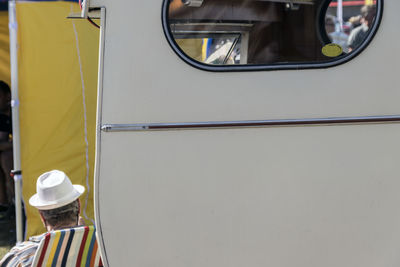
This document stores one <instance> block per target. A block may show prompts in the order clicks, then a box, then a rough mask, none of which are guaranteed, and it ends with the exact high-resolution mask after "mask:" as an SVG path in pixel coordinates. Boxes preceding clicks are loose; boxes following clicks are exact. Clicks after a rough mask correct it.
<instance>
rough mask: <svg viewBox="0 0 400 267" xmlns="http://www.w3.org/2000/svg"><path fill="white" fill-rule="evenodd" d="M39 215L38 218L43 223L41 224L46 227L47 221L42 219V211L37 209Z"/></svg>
mask: <svg viewBox="0 0 400 267" xmlns="http://www.w3.org/2000/svg"><path fill="white" fill-rule="evenodd" d="M39 215H40V220H41V221H42V223H43V226H44V227H45V228H46V227H47V222H46V220H45V219H44V217H43V215H42V212H41V211H40V210H39Z"/></svg>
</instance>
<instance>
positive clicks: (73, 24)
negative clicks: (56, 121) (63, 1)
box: [71, 5, 94, 224]
mask: <svg viewBox="0 0 400 267" xmlns="http://www.w3.org/2000/svg"><path fill="white" fill-rule="evenodd" d="M72 11H73V6H72V5H71V12H72ZM72 26H73V28H74V33H75V40H76V51H77V54H78V60H79V71H80V74H81V82H82V101H83V117H84V122H85V127H84V130H85V152H86V155H85V156H86V189H87V192H86V197H85V205H84V207H83V216H84V217H85V219H86V220H90V221H91V222H92V223H93V224H94V220H93V219H91V218H89V217H88V216H87V214H86V210H87V205H88V199H89V194H90V184H89V141H88V133H87V115H86V96H85V82H84V78H83V70H82V61H81V53H80V50H79V39H78V32H77V31H76V26H75V22H74V20H72Z"/></svg>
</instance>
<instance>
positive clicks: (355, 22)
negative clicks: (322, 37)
mask: <svg viewBox="0 0 400 267" xmlns="http://www.w3.org/2000/svg"><path fill="white" fill-rule="evenodd" d="M375 17H376V1H369V0H367V1H365V5H360V4H359V3H358V4H354V1H343V2H342V3H340V2H337V1H332V2H331V3H330V4H329V7H328V9H327V12H326V15H325V29H326V33H327V34H328V37H329V39H330V41H331V42H333V43H335V44H338V45H340V46H341V47H342V48H343V52H345V53H349V52H351V51H353V50H354V49H356V48H357V47H359V46H360V45H361V44H362V43H363V41H364V40H365V39H366V37H367V35H368V33H369V30H370V28H371V26H372V25H373V23H374V20H375Z"/></svg>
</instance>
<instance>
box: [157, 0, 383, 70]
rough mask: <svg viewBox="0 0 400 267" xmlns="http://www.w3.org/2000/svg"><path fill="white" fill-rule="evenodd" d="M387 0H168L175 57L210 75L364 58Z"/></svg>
mask: <svg viewBox="0 0 400 267" xmlns="http://www.w3.org/2000/svg"><path fill="white" fill-rule="evenodd" d="M382 1H383V0H362V1H346V0H235V1H232V0H165V1H164V6H163V26H164V31H165V33H166V36H167V39H168V40H169V42H170V44H171V46H172V48H173V49H174V50H175V52H176V53H177V54H178V55H179V56H180V57H181V58H182V59H183V60H185V61H186V62H188V63H189V64H191V65H194V66H196V67H199V68H202V69H205V70H212V71H228V70H257V69H290V68H296V69H298V68H319V67H329V66H334V65H337V64H341V63H344V62H345V61H347V60H350V59H351V58H353V57H354V56H356V55H357V54H359V53H360V52H361V51H362V50H363V49H364V48H365V47H366V46H367V44H368V43H369V42H370V40H371V39H372V37H373V35H374V33H375V32H376V30H377V28H378V25H379V22H380V18H381V14H382V7H383V6H382Z"/></svg>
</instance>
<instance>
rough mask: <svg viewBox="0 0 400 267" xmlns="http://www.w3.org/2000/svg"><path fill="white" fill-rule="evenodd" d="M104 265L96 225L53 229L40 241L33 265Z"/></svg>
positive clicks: (36, 266) (85, 266)
mask: <svg viewBox="0 0 400 267" xmlns="http://www.w3.org/2000/svg"><path fill="white" fill-rule="evenodd" d="M44 266H51V267H59V266H60V267H64V266H65V267H70V266H71V267H72V266H74V267H75V266H76V267H78V266H79V267H83V266H84V267H94V266H95V267H99V266H103V263H102V261H101V257H100V252H99V249H98V244H97V240H96V228H95V227H94V226H82V227H77V228H70V229H65V230H58V231H52V232H49V233H47V234H46V236H45V237H44V238H43V239H42V241H40V244H39V248H38V250H37V251H36V254H35V257H34V259H33V263H32V267H44Z"/></svg>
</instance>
